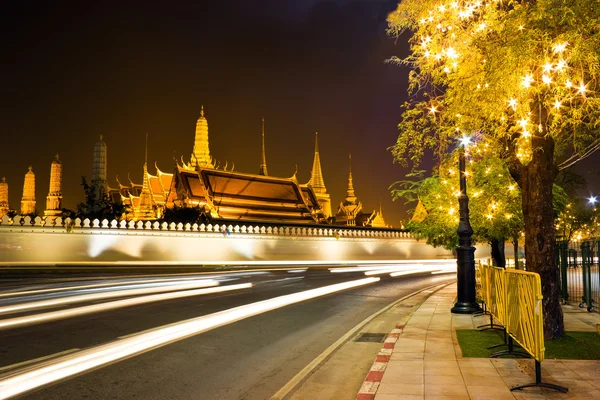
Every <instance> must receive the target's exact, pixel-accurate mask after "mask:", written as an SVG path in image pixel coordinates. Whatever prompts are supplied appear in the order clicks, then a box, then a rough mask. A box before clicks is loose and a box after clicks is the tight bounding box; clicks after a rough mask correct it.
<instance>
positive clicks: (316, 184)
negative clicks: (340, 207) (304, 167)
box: [308, 132, 327, 193]
mask: <svg viewBox="0 0 600 400" xmlns="http://www.w3.org/2000/svg"><path fill="white" fill-rule="evenodd" d="M308 184H309V185H310V186H311V187H312V188H313V190H314V191H315V193H326V192H327V188H326V187H325V181H324V180H323V172H322V170H321V158H320V156H319V132H315V158H314V160H313V167H312V172H311V176H310V180H309V181H308Z"/></svg>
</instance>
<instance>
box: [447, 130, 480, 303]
mask: <svg viewBox="0 0 600 400" xmlns="http://www.w3.org/2000/svg"><path fill="white" fill-rule="evenodd" d="M460 142H461V146H460V148H459V153H458V154H459V156H458V169H459V171H460V172H459V174H460V196H459V198H458V207H459V208H458V210H459V211H458V212H459V215H460V222H459V223H458V229H457V231H456V232H457V233H458V247H457V248H456V277H457V300H456V303H455V304H454V307H452V310H451V311H452V313H454V314H473V313H475V312H478V311H479V305H478V304H477V301H476V300H475V247H473V246H471V237H472V236H473V228H471V223H470V222H469V197H468V196H467V176H466V175H465V152H466V148H467V146H468V145H469V143H470V138H469V137H467V136H463V138H462V139H461V141H460Z"/></svg>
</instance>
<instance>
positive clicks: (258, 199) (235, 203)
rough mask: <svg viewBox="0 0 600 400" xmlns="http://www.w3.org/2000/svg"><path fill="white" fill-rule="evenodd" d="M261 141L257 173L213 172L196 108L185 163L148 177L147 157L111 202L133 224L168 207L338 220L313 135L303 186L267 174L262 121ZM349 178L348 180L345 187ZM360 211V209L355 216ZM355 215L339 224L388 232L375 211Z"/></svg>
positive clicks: (221, 214)
mask: <svg viewBox="0 0 600 400" xmlns="http://www.w3.org/2000/svg"><path fill="white" fill-rule="evenodd" d="M261 141H262V143H261V144H262V148H261V150H262V152H261V158H260V164H259V168H258V174H251V173H242V172H238V171H235V170H234V167H233V166H232V167H230V168H229V169H228V168H227V166H225V167H224V168H218V167H216V166H215V165H216V163H215V161H214V159H213V158H212V157H211V154H210V149H209V137H208V121H207V119H206V117H205V115H204V109H201V111H200V117H199V118H198V121H197V123H196V132H195V138H194V146H193V150H192V153H191V155H190V158H189V162H185V161H184V160H183V158H182V160H181V162H180V163H177V165H176V167H175V169H174V171H173V172H172V173H167V172H163V171H161V170H160V169H159V168H158V166H157V165H155V169H156V173H155V174H154V175H152V174H150V173H149V171H148V164H147V155H146V160H145V162H144V166H143V177H142V183H141V184H140V183H134V182H132V181H131V179H129V178H128V182H121V181H120V180H119V179H118V178H117V184H118V187H116V188H108V187H107V189H108V192H109V194H110V196H111V198H112V200H113V201H120V202H122V203H123V204H124V205H125V207H126V209H127V213H126V217H127V218H130V219H134V220H153V219H158V218H161V217H162V216H163V215H164V212H165V209H167V208H174V207H199V208H200V210H201V211H203V212H204V213H205V214H206V215H209V216H210V217H211V218H214V219H228V220H238V221H256V222H273V223H295V224H320V223H332V222H334V221H337V217H335V218H334V217H333V216H332V212H331V198H330V195H329V193H327V188H326V187H325V181H324V179H323V172H322V169H321V161H320V154H319V144H318V135H315V154H314V159H313V167H312V171H311V177H310V179H309V181H308V182H307V183H300V182H298V179H297V178H296V173H294V175H293V176H291V177H287V178H285V177H274V176H270V175H269V174H268V169H267V163H266V154H265V129H264V119H263V121H262V132H261ZM96 147H102V145H98V144H97V146H96ZM96 147H95V149H96ZM102 150H103V153H102V154H101V155H99V156H98V158H102V161H100V160H98V162H95V164H94V165H96V164H102V167H103V169H102V172H104V173H105V171H106V170H105V168H106V167H105V161H104V160H106V150H105V148H103V149H102ZM95 152H96V151H95ZM146 154H147V152H146ZM98 175H102V174H98ZM351 179H352V178H351V176H350V185H351ZM352 190H353V189H352ZM348 193H349V194H350V188H349V192H348ZM352 193H353V192H352ZM354 198H355V197H354ZM346 200H348V197H347V198H346ZM359 204H360V202H359ZM346 207H347V209H348V206H346ZM361 209H362V204H360V209H359V210H358V211H361ZM338 215H340V213H339V212H338ZM359 216H360V218H359V219H357V218H356V217H357V215H355V214H352V213H350V214H348V215H346V217H344V218H345V219H343V221H341V222H340V223H341V224H343V225H363V224H370V225H369V226H378V225H379V226H381V227H387V225H385V222H384V221H383V216H382V215H381V213H380V212H379V213H377V212H374V214H373V215H365V214H362V213H359ZM369 217H371V218H369ZM361 218H362V219H361ZM350 221H352V222H350ZM334 223H335V222H334ZM376 224H377V225H376Z"/></svg>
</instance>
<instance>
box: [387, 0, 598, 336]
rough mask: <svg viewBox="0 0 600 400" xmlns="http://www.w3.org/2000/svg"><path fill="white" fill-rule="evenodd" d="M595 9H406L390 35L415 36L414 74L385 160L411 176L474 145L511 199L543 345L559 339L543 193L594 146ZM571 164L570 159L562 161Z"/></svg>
mask: <svg viewBox="0 0 600 400" xmlns="http://www.w3.org/2000/svg"><path fill="white" fill-rule="evenodd" d="M599 20H600V3H598V2H595V1H594V2H590V1H587V0H521V1H518V0H507V1H504V2H500V1H494V0H481V1H478V2H465V1H459V0H404V1H402V3H400V4H399V6H398V8H397V9H396V11H394V12H393V13H391V14H390V16H389V17H388V21H389V24H390V33H391V34H392V35H397V36H399V35H401V34H402V33H403V32H404V31H406V30H410V31H412V32H413V35H412V37H411V38H410V39H409V41H410V46H411V53H410V55H409V56H408V57H407V58H405V59H398V58H396V59H393V61H396V62H398V63H401V64H403V65H408V66H410V67H412V70H411V72H410V75H409V80H410V84H409V90H410V91H411V93H412V95H413V96H412V98H411V100H409V101H408V102H407V103H406V104H405V105H404V107H405V110H404V113H403V116H402V119H401V122H400V124H399V130H400V134H399V136H398V140H397V142H396V144H395V145H394V146H393V149H392V152H393V154H394V156H395V158H396V160H397V161H398V162H400V163H401V164H403V165H407V164H408V162H409V161H411V162H412V163H413V168H414V167H415V165H418V164H419V163H420V162H421V160H422V158H423V155H424V154H425V151H426V150H428V149H430V150H433V151H434V154H435V155H436V156H438V158H440V159H441V156H442V155H444V154H445V153H446V151H447V149H448V147H449V145H450V144H451V141H452V139H453V138H455V137H456V136H459V135H462V134H465V133H467V134H473V133H475V134H476V135H477V136H480V137H481V140H482V141H483V142H485V143H486V144H488V145H489V146H490V148H491V149H493V150H494V151H495V152H496V153H497V154H498V155H499V156H500V157H501V158H502V159H503V160H504V161H505V162H506V163H507V165H508V168H509V171H510V174H511V175H512V176H513V178H514V179H515V181H516V182H517V184H518V185H519V187H520V189H521V196H522V198H521V200H522V211H523V222H524V231H525V253H526V263H527V269H528V270H531V271H534V272H537V273H538V274H540V278H541V281H542V294H543V296H544V299H543V309H544V334H545V336H546V338H548V339H552V338H555V337H558V336H561V335H562V334H563V333H564V323H563V315H562V310H561V308H560V301H559V285H558V282H559V273H558V269H557V268H556V265H555V257H554V248H555V234H554V221H553V218H552V217H553V207H552V188H553V182H554V180H555V178H556V176H557V174H558V171H559V169H560V168H564V167H567V166H570V165H572V164H573V163H575V162H577V161H578V160H580V159H582V158H585V157H587V156H589V155H590V154H591V153H592V152H594V151H595V150H596V149H597V148H598V147H599V146H600V134H599V132H598V129H597V128H598V124H599V123H600V118H599V117H600V98H599V97H598V95H597V93H599V92H598V91H597V89H598V88H599V87H598V86H599V85H600V80H599V79H598V78H600V74H599V68H600V51H599V50H600V35H599V34H598V33H599V32H598V21H599ZM569 153H572V154H570V155H569Z"/></svg>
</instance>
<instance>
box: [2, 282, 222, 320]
mask: <svg viewBox="0 0 600 400" xmlns="http://www.w3.org/2000/svg"><path fill="white" fill-rule="evenodd" d="M218 284H219V282H217V281H215V280H213V279H201V280H198V281H196V282H185V283H178V284H168V285H161V286H157V287H149V288H141V289H124V290H113V291H110V292H102V293H90V294H82V295H77V296H69V297H61V298H58V299H49V300H40V301H31V302H28V303H18V304H12V305H8V306H4V307H0V314H6V313H11V312H17V311H25V310H34V309H39V308H45V307H54V306H60V305H64V304H71V303H81V302H84V301H96V300H102V299H110V298H115V297H124V296H137V295H141V294H148V293H160V292H173V291H176V290H185V289H196V288H201V287H210V286H217V285H218Z"/></svg>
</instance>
